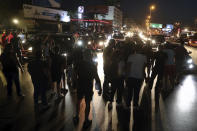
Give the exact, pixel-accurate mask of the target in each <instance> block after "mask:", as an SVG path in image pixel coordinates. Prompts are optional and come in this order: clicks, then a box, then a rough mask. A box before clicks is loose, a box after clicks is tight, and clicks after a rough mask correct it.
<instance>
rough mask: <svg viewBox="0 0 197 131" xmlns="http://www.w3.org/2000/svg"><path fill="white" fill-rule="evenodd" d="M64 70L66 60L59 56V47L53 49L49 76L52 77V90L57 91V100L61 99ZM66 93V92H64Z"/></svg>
mask: <svg viewBox="0 0 197 131" xmlns="http://www.w3.org/2000/svg"><path fill="white" fill-rule="evenodd" d="M65 68H66V60H65V58H64V57H63V56H61V55H60V49H59V47H57V46H56V47H55V48H54V55H53V56H52V61H51V75H52V82H53V86H54V87H53V88H56V89H57V96H58V98H63V96H64V95H63V94H62V93H61V88H60V84H61V80H62V78H63V77H64V75H65V73H64V70H65ZM66 92H67V90H66Z"/></svg>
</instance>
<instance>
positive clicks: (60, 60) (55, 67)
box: [51, 55, 66, 75]
mask: <svg viewBox="0 0 197 131" xmlns="http://www.w3.org/2000/svg"><path fill="white" fill-rule="evenodd" d="M65 65H66V60H65V58H64V57H63V56H61V55H54V56H53V57H52V63H51V72H52V75H53V74H55V75H61V73H63V71H64V68H65Z"/></svg>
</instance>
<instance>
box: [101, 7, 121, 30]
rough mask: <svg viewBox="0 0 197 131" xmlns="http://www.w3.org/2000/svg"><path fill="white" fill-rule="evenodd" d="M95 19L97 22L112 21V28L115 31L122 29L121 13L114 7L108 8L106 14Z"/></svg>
mask: <svg viewBox="0 0 197 131" xmlns="http://www.w3.org/2000/svg"><path fill="white" fill-rule="evenodd" d="M97 17H98V19H99V20H107V21H112V26H113V28H115V29H120V28H121V27H122V22H123V13H122V11H121V10H120V8H118V7H116V6H108V12H107V14H105V15H103V14H98V15H97Z"/></svg>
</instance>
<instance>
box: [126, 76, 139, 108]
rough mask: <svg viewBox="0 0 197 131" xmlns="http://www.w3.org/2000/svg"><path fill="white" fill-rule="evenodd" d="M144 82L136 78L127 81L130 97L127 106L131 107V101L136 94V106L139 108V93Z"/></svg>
mask: <svg viewBox="0 0 197 131" xmlns="http://www.w3.org/2000/svg"><path fill="white" fill-rule="evenodd" d="M142 83H143V80H142V79H136V78H128V79H127V80H126V84H127V88H128V96H127V102H126V104H127V106H130V105H131V100H132V98H133V94H134V100H133V102H134V106H138V101H139V93H140V89H141V86H142Z"/></svg>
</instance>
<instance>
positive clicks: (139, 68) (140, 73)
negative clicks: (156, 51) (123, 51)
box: [127, 54, 147, 79]
mask: <svg viewBox="0 0 197 131" xmlns="http://www.w3.org/2000/svg"><path fill="white" fill-rule="evenodd" d="M127 62H128V63H131V67H130V72H129V76H128V77H132V78H137V79H143V78H144V66H145V64H146V63H147V57H146V56H145V55H143V54H132V55H130V56H129V57H128V60H127Z"/></svg>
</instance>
